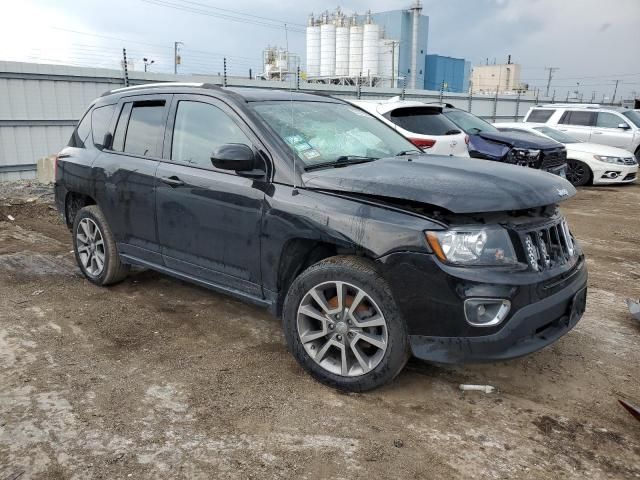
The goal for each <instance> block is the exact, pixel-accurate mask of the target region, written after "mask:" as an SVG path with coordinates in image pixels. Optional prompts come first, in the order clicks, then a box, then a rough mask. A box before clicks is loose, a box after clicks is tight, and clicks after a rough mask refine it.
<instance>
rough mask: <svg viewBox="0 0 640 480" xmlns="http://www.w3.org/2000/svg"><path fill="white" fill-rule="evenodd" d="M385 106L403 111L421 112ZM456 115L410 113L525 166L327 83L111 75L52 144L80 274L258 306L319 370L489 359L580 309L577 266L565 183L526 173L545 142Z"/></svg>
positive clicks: (357, 375) (368, 377)
mask: <svg viewBox="0 0 640 480" xmlns="http://www.w3.org/2000/svg"><path fill="white" fill-rule="evenodd" d="M411 108H415V106H412V107H411ZM419 108H420V109H421V108H422V107H419ZM395 110H396V109H395V108H394V109H392V110H391V112H392V114H391V115H389V116H388V117H385V118H387V120H390V121H391V122H392V123H393V122H394V119H396V120H397V119H398V118H402V120H401V121H402V122H404V121H405V120H406V121H407V123H404V127H401V128H405V127H410V128H414V127H412V126H411V125H413V124H412V123H411V122H412V121H413V120H414V119H411V118H409V117H412V116H413V115H414V113H415V114H416V115H417V116H418V117H419V116H421V115H423V114H425V111H422V110H421V111H419V112H416V111H415V110H413V111H411V110H410V111H408V112H407V111H403V110H402V109H401V110H400V111H399V112H397V113H398V114H397V115H396V114H394V112H395ZM457 112H458V111H454V110H453V109H451V107H447V106H445V107H440V108H439V109H436V113H433V112H432V111H429V112H428V113H426V114H427V115H437V116H441V115H445V117H446V118H444V119H439V120H438V121H437V122H434V124H436V123H437V124H439V125H440V126H444V127H443V128H446V129H447V130H446V131H444V132H442V133H443V135H442V136H443V137H445V139H448V138H449V137H450V136H456V138H461V139H463V138H464V137H462V136H461V135H462V132H466V134H467V135H469V136H470V140H471V138H472V137H474V136H476V137H478V144H480V145H484V143H483V142H486V143H497V144H500V145H503V146H504V147H503V148H504V150H506V151H507V153H506V155H507V157H506V160H507V162H508V163H515V164H523V165H528V166H531V167H533V168H522V167H518V166H513V165H507V164H505V163H503V162H500V161H478V160H477V159H475V158H463V157H460V158H454V157H451V156H443V155H431V154H425V153H424V152H423V151H422V150H419V149H418V148H417V147H416V145H415V144H413V143H411V142H410V141H409V140H408V139H407V138H406V137H405V136H403V135H401V134H400V133H399V131H398V130H397V129H396V128H395V127H394V128H392V127H391V126H390V125H389V123H388V122H387V121H382V120H380V119H379V118H376V116H378V115H379V114H380V112H377V109H376V116H373V115H370V114H369V113H367V112H365V111H364V110H363V109H362V108H359V107H357V106H355V105H353V104H350V103H347V102H345V101H343V100H340V99H336V98H330V97H326V96H318V95H311V94H306V93H301V92H286V91H275V90H262V89H256V88H220V87H216V86H212V85H207V84H171V83H167V84H157V85H144V86H137V87H129V88H124V89H117V90H114V91H111V92H108V93H106V94H105V95H103V96H102V97H100V98H98V99H96V100H95V101H94V102H93V103H92V104H91V105H90V106H89V108H88V110H87V112H86V113H85V115H84V116H83V118H82V119H81V120H80V122H79V124H78V126H77V127H76V129H75V130H74V132H73V135H72V138H71V140H70V142H69V145H68V146H67V147H65V148H64V149H63V150H62V151H61V152H60V154H59V155H58V157H57V162H56V174H55V177H56V180H55V198H56V203H57V207H58V209H59V212H60V213H61V215H62V217H63V219H64V221H65V222H66V224H67V225H68V227H69V229H70V231H71V234H72V241H73V246H74V251H75V256H76V261H77V263H78V266H79V268H80V270H81V271H82V273H83V274H84V276H85V277H86V278H87V279H88V280H89V281H90V282H92V283H94V284H96V285H100V286H107V285H110V284H113V283H116V282H118V281H121V280H123V279H124V278H125V277H126V276H127V274H128V272H129V269H130V267H131V266H132V265H138V266H142V267H146V268H151V269H154V270H157V271H159V272H162V273H164V274H168V275H172V276H174V277H177V278H180V279H183V280H186V281H190V282H193V283H196V284H199V285H202V286H205V287H208V288H211V289H213V290H217V291H219V292H223V293H226V294H229V295H233V296H235V297H238V298H240V299H243V300H246V301H248V302H252V303H255V304H258V305H261V306H264V307H266V308H267V309H268V310H269V311H270V312H272V313H273V314H274V315H276V316H279V317H281V318H282V324H283V329H284V333H285V338H286V342H287V344H288V347H289V349H290V351H291V353H292V354H293V356H294V357H295V359H296V360H297V361H298V362H299V363H300V365H301V366H302V367H303V368H304V369H305V370H306V371H307V372H308V373H309V374H311V375H312V376H313V377H314V378H316V379H318V380H320V381H321V382H323V383H325V384H327V385H330V386H333V387H336V388H339V389H343V390H350V391H364V390H369V389H372V388H376V387H379V386H381V385H383V384H385V383H387V382H389V381H391V380H392V379H393V378H394V377H395V376H396V375H397V374H398V373H399V372H400V371H401V370H402V368H403V366H404V365H405V363H406V361H407V359H408V358H409V356H410V355H414V356H416V357H419V358H421V359H424V360H429V361H435V362H440V363H465V362H483V361H502V360H506V359H509V358H514V357H519V356H522V355H526V354H529V353H531V352H534V351H536V350H539V349H541V348H543V347H545V346H547V345H550V344H551V343H553V342H555V341H556V340H557V339H559V338H560V337H561V336H563V335H564V334H566V333H567V332H569V331H570V330H571V329H572V328H573V327H574V326H575V325H576V324H577V322H578V321H579V320H580V318H581V316H582V314H583V312H584V309H585V303H586V292H587V265H586V261H585V258H584V255H583V253H582V250H581V248H580V245H579V243H578V242H577V241H576V239H575V238H574V236H573V235H572V233H571V230H570V228H569V225H568V223H567V220H566V219H565V218H564V217H563V215H562V213H561V211H560V210H559V208H558V204H559V203H561V202H562V201H564V200H566V199H567V198H570V197H571V196H573V195H574V194H575V193H576V190H575V189H574V187H573V186H572V185H571V184H570V183H569V182H568V181H566V180H565V179H563V178H561V177H560V176H558V175H550V174H548V173H545V172H542V171H540V169H541V168H544V160H545V158H546V152H545V149H546V148H547V147H546V145H547V144H549V141H547V140H546V139H544V138H541V139H540V140H539V142H540V147H539V148H538V147H533V146H527V147H523V146H521V144H518V145H517V146H516V145H513V144H507V143H505V142H504V141H503V140H501V139H502V138H504V136H505V135H506V134H505V133H499V132H498V133H496V132H495V131H488V132H487V133H486V134H484V135H483V133H484V130H485V129H488V130H494V127H491V126H490V125H489V126H486V125H485V124H484V123H482V124H481V126H477V125H476V126H474V125H475V123H473V122H472V120H471V119H470V118H469V117H468V116H466V115H459V116H458V115H456V114H455V113H457ZM385 113H388V112H384V113H383V114H382V115H384V114H385ZM405 113H406V114H407V115H405ZM458 117H461V118H462V117H463V118H464V120H461V118H458ZM407 118H409V120H407ZM431 120H433V119H431ZM449 120H450V121H451V122H453V123H454V124H455V125H457V128H455V130H456V132H455V133H453V130H454V128H453V127H451V125H450V124H449V123H448V122H449ZM456 120H457V122H456ZM465 122H466V123H465ZM472 123H473V124H472ZM394 125H395V124H394ZM458 130H460V131H461V132H459V131H458ZM532 138H537V137H532ZM471 143H472V142H471V141H470V145H471ZM436 145H437V142H436V143H435V144H434V145H431V148H432V147H434V146H436ZM553 145H554V146H553V147H549V148H555V149H558V148H564V147H558V145H555V144H553ZM477 148H478V151H479V150H480V148H482V147H477ZM492 148H493V147H492ZM522 149H525V150H527V151H525V152H522V151H521V150H522ZM428 150H429V149H428V148H427V151H428ZM454 150H455V148H454ZM532 150H540V152H538V153H537V154H536V152H534V151H532ZM473 151H476V150H473ZM543 153H544V155H543ZM503 157H504V156H503ZM503 157H500V158H503ZM241 320H242V321H245V319H241ZM211 328H216V326H215V325H214V324H212V325H211ZM260 354H261V353H260V345H257V346H256V349H255V355H257V356H259V355H260ZM256 365H259V362H257V363H256Z"/></svg>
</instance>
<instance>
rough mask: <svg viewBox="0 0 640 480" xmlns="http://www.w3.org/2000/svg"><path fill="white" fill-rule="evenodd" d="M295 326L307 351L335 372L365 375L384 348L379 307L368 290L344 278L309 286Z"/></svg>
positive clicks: (384, 328) (385, 340) (384, 333)
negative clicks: (345, 280)
mask: <svg viewBox="0 0 640 480" xmlns="http://www.w3.org/2000/svg"><path fill="white" fill-rule="evenodd" d="M297 327H298V335H299V338H300V341H301V343H302V345H303V347H304V349H305V350H306V352H307V354H308V355H309V356H310V357H311V358H312V359H313V360H314V361H315V362H316V363H317V364H318V365H320V366H321V367H322V368H324V369H325V370H327V371H328V372H331V373H333V374H336V375H341V376H344V377H357V376H360V375H364V374H366V373H368V372H370V371H371V370H373V369H374V368H375V367H376V366H377V365H378V364H379V363H380V361H381V360H382V359H383V357H384V355H385V352H386V351H387V345H388V332H387V322H386V320H385V318H384V315H383V314H382V310H381V309H380V308H379V307H378V305H377V304H376V302H375V301H374V300H373V299H372V298H371V296H370V295H369V294H368V293H367V292H365V291H364V290H362V289H361V288H358V287H356V286H355V285H351V284H349V283H346V282H339V281H332V282H324V283H321V284H319V285H316V286H315V287H313V288H312V289H310V290H309V291H308V292H307V293H306V294H305V296H304V297H303V298H302V301H301V302H300V305H299V307H298V314H297Z"/></svg>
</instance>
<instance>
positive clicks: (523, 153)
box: [512, 148, 540, 160]
mask: <svg viewBox="0 0 640 480" xmlns="http://www.w3.org/2000/svg"><path fill="white" fill-rule="evenodd" d="M512 152H513V155H514V156H515V157H516V158H521V159H526V160H536V159H537V158H538V157H539V156H540V150H535V149H532V148H514V149H513V150H512Z"/></svg>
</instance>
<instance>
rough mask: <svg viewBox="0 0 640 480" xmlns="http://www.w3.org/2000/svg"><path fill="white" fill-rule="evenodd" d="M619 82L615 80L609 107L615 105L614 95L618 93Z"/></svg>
mask: <svg viewBox="0 0 640 480" xmlns="http://www.w3.org/2000/svg"><path fill="white" fill-rule="evenodd" d="M619 81H620V80H616V87H615V88H614V89H613V97H611V105H613V104H614V103H616V93H617V92H618V82H619Z"/></svg>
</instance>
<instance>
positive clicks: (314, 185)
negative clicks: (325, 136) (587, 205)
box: [302, 155, 576, 213]
mask: <svg viewBox="0 0 640 480" xmlns="http://www.w3.org/2000/svg"><path fill="white" fill-rule="evenodd" d="M409 159H411V161H409ZM302 181H303V182H304V186H305V188H311V189H320V190H329V191H334V192H345V193H356V194H364V195H372V196H377V197H386V198H393V199H400V200H409V201H414V202H420V203H425V204H430V205H434V206H436V207H439V208H443V209H446V210H449V211H450V212H453V213H479V212H498V211H505V210H520V209H526V208H534V207H541V206H545V205H551V204H555V203H558V202H560V201H562V200H566V199H567V198H569V197H572V196H573V195H575V193H576V190H575V188H573V186H572V185H571V184H570V183H569V182H567V181H566V180H564V179H563V178H560V177H559V176H557V175H552V174H550V173H546V172H541V171H539V170H533V169H530V168H525V167H519V166H515V165H507V164H503V163H499V162H491V161H487V160H476V159H467V158H462V157H444V156H439V155H420V156H414V157H400V158H397V157H394V158H383V159H380V160H376V161H373V162H368V163H361V164H357V165H349V166H345V167H340V168H327V169H324V170H317V171H312V172H307V173H304V174H303V175H302Z"/></svg>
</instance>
